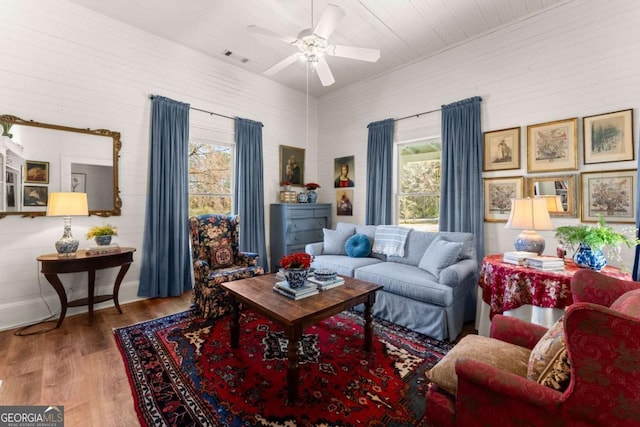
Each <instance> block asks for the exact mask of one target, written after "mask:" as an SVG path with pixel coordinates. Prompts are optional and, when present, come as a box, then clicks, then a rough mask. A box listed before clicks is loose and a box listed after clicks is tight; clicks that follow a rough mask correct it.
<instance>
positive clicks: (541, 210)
mask: <svg viewBox="0 0 640 427" xmlns="http://www.w3.org/2000/svg"><path fill="white" fill-rule="evenodd" d="M505 227H506V228H517V229H521V230H553V224H552V223H551V217H550V216H549V210H548V209H547V201H546V200H545V199H544V198H536V199H530V198H526V199H511V213H510V214H509V220H508V221H507V224H506V225H505Z"/></svg>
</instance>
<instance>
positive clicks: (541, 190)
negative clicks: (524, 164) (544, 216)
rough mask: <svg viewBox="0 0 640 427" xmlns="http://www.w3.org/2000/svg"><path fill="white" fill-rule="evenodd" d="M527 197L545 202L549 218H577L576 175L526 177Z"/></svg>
mask: <svg viewBox="0 0 640 427" xmlns="http://www.w3.org/2000/svg"><path fill="white" fill-rule="evenodd" d="M526 181H527V184H526V186H527V196H528V197H532V198H533V197H543V198H545V199H546V200H547V208H548V209H549V215H550V216H552V217H553V216H558V217H562V216H564V217H577V216H578V189H577V187H576V185H577V183H578V180H577V179H576V175H553V176H535V177H527V179H526Z"/></svg>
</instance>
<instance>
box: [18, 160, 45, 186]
mask: <svg viewBox="0 0 640 427" xmlns="http://www.w3.org/2000/svg"><path fill="white" fill-rule="evenodd" d="M24 170H25V175H24V182H25V183H33V184H48V183H49V162H39V161H37V160H27V161H26V162H25V164H24Z"/></svg>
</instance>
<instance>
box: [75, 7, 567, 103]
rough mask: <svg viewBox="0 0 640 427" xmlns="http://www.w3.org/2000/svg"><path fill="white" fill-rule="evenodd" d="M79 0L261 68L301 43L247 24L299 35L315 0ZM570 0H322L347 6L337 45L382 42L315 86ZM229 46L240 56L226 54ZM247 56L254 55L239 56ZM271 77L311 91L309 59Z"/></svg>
mask: <svg viewBox="0 0 640 427" xmlns="http://www.w3.org/2000/svg"><path fill="white" fill-rule="evenodd" d="M71 1H72V2H73V3H76V4H78V5H81V6H84V7H87V8H89V9H91V10H94V11H96V12H99V13H102V14H104V15H107V16H110V17H112V18H114V19H117V20H119V21H122V22H125V23H127V24H130V25H132V26H134V27H137V28H140V29H143V30H146V31H149V32H151V33H153V34H156V35H158V36H160V37H163V38H166V39H169V40H172V41H174V42H176V43H179V44H182V45H184V46H187V47H189V48H192V49H194V50H197V51H199V52H202V53H204V54H206V55H209V56H211V57H214V58H216V59H220V60H222V61H225V62H228V63H230V64H233V65H236V66H238V67H240V68H243V69H245V70H248V71H251V72H255V73H259V74H261V73H262V72H263V71H264V70H266V69H267V68H269V67H271V66H272V65H274V64H276V63H277V62H279V61H280V60H282V59H284V58H285V57H287V56H289V55H291V54H292V53H294V52H296V51H297V48H296V47H295V46H291V45H288V44H287V43H284V42H282V41H279V40H276V39H272V38H267V37H261V36H258V35H255V34H252V33H249V32H248V31H247V29H246V28H247V26H249V25H258V26H260V27H264V28H267V29H270V30H272V31H275V32H278V33H282V34H286V35H291V36H293V37H296V36H297V35H298V33H299V32H300V31H301V30H303V29H305V28H310V27H311V5H312V1H311V0H187V1H185V0H106V1H105V0H71ZM567 1H572V0H315V1H313V19H314V23H317V22H318V19H319V17H320V16H321V15H322V12H323V11H324V9H325V7H326V6H327V4H335V5H337V6H339V7H340V8H342V10H343V11H344V12H345V13H346V16H345V17H344V19H343V20H342V21H341V22H340V24H339V25H338V27H337V28H336V30H335V31H334V32H333V34H332V35H331V36H330V37H329V43H330V44H341V45H351V46H359V47H368V48H376V49H379V50H380V51H381V56H380V59H379V60H378V62H376V63H369V62H362V61H355V60H350V59H345V58H338V57H328V59H327V62H328V63H329V66H330V67H331V71H332V72H333V74H334V76H335V79H336V83H334V84H333V85H332V86H328V87H323V86H322V85H321V84H320V82H319V81H318V79H317V76H315V75H313V74H311V75H310V76H309V93H310V94H311V95H313V96H321V95H324V94H326V93H329V92H331V91H334V90H336V89H339V88H341V87H344V86H347V85H350V84H352V83H355V82H358V81H361V80H364V79H368V78H371V77H373V76H376V75H379V74H382V73H385V72H387V71H389V70H393V69H396V68H398V67H401V66H403V65H406V64H408V63H412V62H415V61H417V60H419V59H421V58H424V57H427V56H431V55H433V54H434V53H436V52H439V51H442V50H443V49H446V48H448V47H450V46H453V45H456V44H459V43H461V42H464V41H465V40H468V39H471V38H474V37H476V36H478V35H481V34H485V33H487V32H490V31H492V30H494V29H495V28H498V27H501V26H504V25H506V24H508V23H510V22H514V21H517V20H521V19H525V18H526V17H527V16H531V15H534V14H537V13H539V12H541V11H543V10H544V9H548V8H553V7H555V6H557V5H558V4H561V3H566V2H567ZM225 50H229V51H231V52H233V55H232V56H231V57H226V56H224V54H223V52H224V51H225ZM242 57H244V58H247V59H249V61H248V62H246V63H241V62H239V60H238V59H239V58H242ZM271 79H273V80H275V81H277V82H280V83H282V84H284V85H287V86H290V87H292V88H295V89H297V90H300V91H302V92H305V90H306V89H305V88H306V65H305V63H295V64H293V65H291V66H290V67H288V68H286V69H285V70H283V71H281V72H279V73H277V74H276V75H274V76H273V77H271Z"/></svg>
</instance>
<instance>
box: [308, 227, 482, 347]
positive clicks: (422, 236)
mask: <svg viewBox="0 0 640 427" xmlns="http://www.w3.org/2000/svg"><path fill="white" fill-rule="evenodd" d="M375 231H376V226H373V225H354V224H349V223H344V222H341V223H338V224H337V225H336V230H325V241H324V242H317V243H310V244H308V245H307V246H306V248H305V251H306V252H307V253H309V254H311V255H314V256H315V259H314V261H313V263H312V264H311V266H312V267H314V268H329V269H333V270H335V271H337V273H338V275H341V276H348V277H355V278H356V279H360V280H364V281H367V282H372V283H377V284H380V285H383V286H384V288H383V289H381V290H380V291H378V293H377V296H376V303H375V304H374V306H373V315H374V316H376V317H379V318H382V319H384V320H387V321H390V322H393V323H395V324H398V325H401V326H404V327H406V328H408V329H411V330H414V331H416V332H420V333H422V334H425V335H428V336H430V337H433V338H436V339H438V340H449V341H453V340H455V339H456V337H457V336H458V335H459V334H460V332H461V331H462V327H463V324H464V322H466V321H470V320H473V319H474V318H475V308H476V285H477V273H478V262H477V257H476V250H475V237H474V235H473V234H471V233H458V232H424V231H418V230H415V229H414V230H411V232H410V233H409V236H408V237H407V241H406V244H405V254H404V256H403V257H399V256H385V255H382V254H378V253H371V254H370V255H369V256H367V257H364V258H352V257H349V256H347V255H346V252H343V253H341V254H340V253H339V252H340V250H339V248H340V244H341V243H342V241H343V240H344V239H347V238H348V236H351V235H353V234H365V235H367V236H368V237H369V240H370V241H371V242H372V247H373V243H374V239H375ZM434 242H436V243H434ZM449 242H455V243H454V244H453V245H451V244H449ZM325 243H326V244H327V247H329V248H330V250H327V249H326V248H325ZM432 243H434V247H432V248H431V250H429V247H430V246H431V244H432ZM440 245H447V246H455V247H457V248H458V249H459V252H454V253H453V255H452V256H451V257H450V259H449V262H453V263H452V264H451V265H448V263H447V262H444V263H442V264H441V266H446V265H448V266H446V267H445V268H442V269H441V270H439V269H436V270H434V269H433V263H434V262H436V263H438V262H441V260H439V259H438V258H440V257H441V256H443V255H442V254H443V253H444V252H447V251H446V250H444V251H443V250H441V249H440V248H442V247H445V246H440ZM328 252H329V253H328ZM427 252H428V253H427ZM425 253H427V255H425ZM423 255H425V257H424V259H423ZM427 264H431V266H429V265H427ZM419 266H422V267H423V268H420V267H419ZM425 268H426V270H425ZM427 270H428V271H427ZM356 309H359V310H362V309H363V306H360V307H356Z"/></svg>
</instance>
